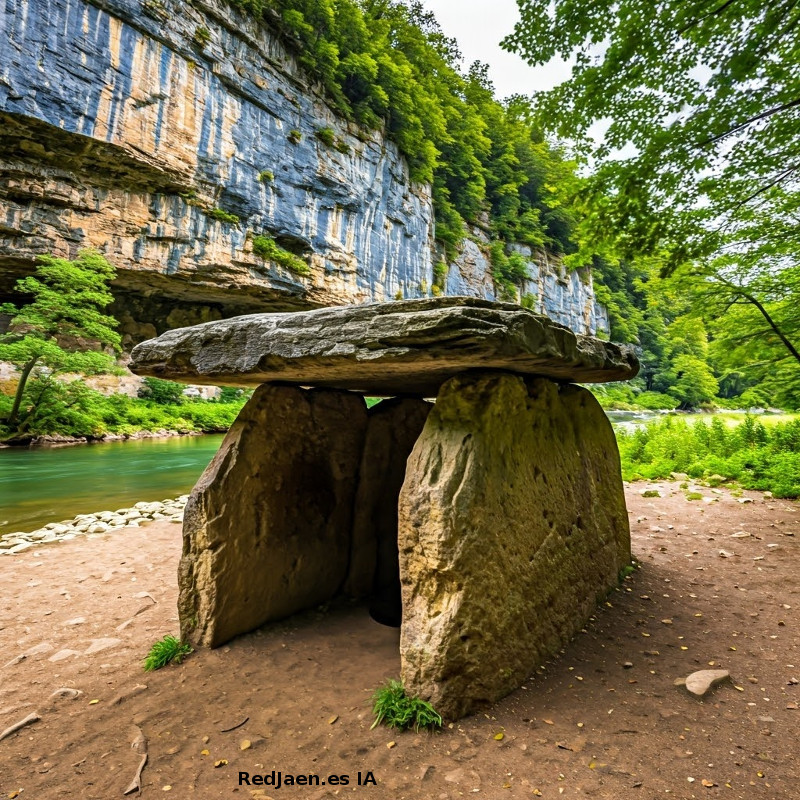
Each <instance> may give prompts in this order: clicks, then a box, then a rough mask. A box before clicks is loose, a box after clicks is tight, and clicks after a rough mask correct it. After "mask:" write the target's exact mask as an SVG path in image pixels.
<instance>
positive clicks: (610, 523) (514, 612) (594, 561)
mask: <svg viewBox="0 0 800 800" xmlns="http://www.w3.org/2000/svg"><path fill="white" fill-rule="evenodd" d="M398 525H399V542H400V577H401V580H402V585H403V613H404V617H403V625H402V629H401V631H402V632H401V643H400V648H401V656H402V678H403V683H404V684H405V686H406V689H407V690H408V691H409V692H410V693H412V694H415V695H419V696H421V697H423V698H425V699H427V700H430V701H431V702H432V703H433V705H434V707H435V708H436V709H437V710H439V711H440V713H442V714H443V715H444V716H445V717H448V718H451V719H455V718H458V717H460V716H463V715H464V714H467V713H470V712H471V711H473V710H475V709H476V708H477V707H478V706H479V705H480V704H482V703H484V702H493V701H496V700H497V699H499V698H500V697H502V696H503V695H505V694H507V693H508V692H510V691H511V690H513V689H514V688H516V687H518V686H519V685H520V684H521V683H522V682H523V681H524V680H525V679H526V678H527V677H528V676H529V675H530V673H531V672H532V670H533V669H534V668H535V667H536V666H537V665H538V664H540V663H541V662H542V661H543V660H545V659H546V658H547V657H548V656H550V655H552V654H553V653H554V652H556V651H557V650H558V649H559V648H561V647H562V646H563V645H564V644H565V643H566V642H567V641H568V640H569V638H570V637H571V636H572V635H573V634H574V633H575V632H576V631H577V630H578V629H579V628H580V627H581V626H582V625H583V624H584V623H585V621H586V619H587V618H588V617H589V616H590V614H591V613H592V610H593V609H594V607H595V604H596V602H597V600H598V598H602V597H603V596H604V595H605V593H606V592H607V591H608V590H609V589H610V588H611V587H612V586H615V585H616V583H617V579H618V573H619V570H620V569H621V568H622V567H623V566H624V565H626V564H629V563H630V531H629V527H628V519H627V513H626V510H625V500H624V496H623V489H622V480H621V477H620V465H619V455H618V451H617V447H616V442H615V439H614V434H613V432H612V429H611V426H610V424H609V422H608V420H607V418H606V417H605V415H604V414H603V411H602V409H601V408H600V406H599V405H598V403H597V401H596V400H595V399H594V397H593V396H592V395H591V394H590V393H589V392H588V391H587V390H585V389H583V388H581V387H579V386H572V385H570V386H560V387H559V386H558V385H556V384H555V383H553V382H551V381H549V380H545V379H528V380H525V379H523V378H522V377H520V376H517V375H508V374H486V375H478V376H459V377H456V378H453V379H452V380H450V381H448V382H447V383H446V384H445V385H444V386H443V387H442V390H441V392H440V393H439V395H438V397H437V401H436V405H435V406H434V409H433V411H432V412H431V414H430V415H429V417H428V420H427V422H426V424H425V428H424V430H423V432H422V435H421V436H420V438H419V440H418V441H417V443H416V445H415V446H414V450H413V452H412V453H411V456H410V457H409V459H408V466H407V471H406V478H405V482H404V484H403V488H402V491H401V493H400V502H399V522H398Z"/></svg>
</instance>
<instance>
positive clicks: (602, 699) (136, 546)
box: [0, 482, 800, 800]
mask: <svg viewBox="0 0 800 800" xmlns="http://www.w3.org/2000/svg"><path fill="white" fill-rule="evenodd" d="M645 488H647V486H646V485H645V484H632V485H631V486H629V487H628V488H627V497H628V507H629V510H630V519H631V527H632V532H633V541H634V554H635V556H636V558H637V559H638V560H639V561H640V563H641V568H640V569H639V570H637V571H636V572H635V574H634V575H632V576H631V577H630V578H629V579H628V580H627V581H625V583H624V585H623V587H622V589H621V590H620V591H618V592H614V593H613V594H612V595H611V596H610V597H609V601H608V603H607V604H606V605H604V606H602V607H600V608H599V609H598V611H597V613H596V615H595V617H594V618H593V620H592V621H591V622H590V623H589V624H588V625H587V627H586V630H585V631H584V632H583V633H581V634H580V635H578V636H577V637H576V638H575V640H574V641H573V642H571V643H570V645H569V646H568V647H567V648H566V649H565V651H564V653H563V654H561V655H560V656H559V657H558V658H557V659H555V660H553V661H552V662H551V663H549V664H547V665H546V667H545V668H543V669H540V670H538V671H537V672H536V673H535V676H533V677H532V678H531V679H530V680H529V681H528V682H527V683H526V685H525V687H524V688H522V689H520V690H518V691H517V692H515V693H514V694H512V695H511V696H509V697H508V698H506V699H505V700H503V701H502V702H500V703H499V704H497V705H496V706H494V707H492V708H491V709H489V710H487V712H486V713H485V714H479V715H476V716H473V717H469V718H467V719H465V720H461V721H460V722H458V723H456V724H455V725H453V726H451V727H448V728H446V729H445V730H444V731H443V732H442V733H440V734H436V735H430V734H415V733H396V732H393V731H389V730H387V729H386V728H383V727H379V728H376V729H375V730H370V725H371V723H372V716H371V713H370V702H369V699H370V695H371V692H372V691H373V690H374V689H375V687H376V686H378V684H380V683H381V682H383V681H384V680H385V679H386V678H389V677H396V676H397V675H398V673H399V656H398V652H397V643H398V633H397V631H394V630H391V629H388V628H383V627H381V626H379V625H377V624H376V623H374V622H372V621H371V620H370V619H369V617H368V616H367V613H366V611H365V609H364V608H363V607H361V606H358V605H343V606H338V607H334V608H331V609H327V610H317V611H314V612H309V613H307V614H305V615H301V616H298V617H295V618H292V619H290V620H287V621H286V622H284V623H282V624H278V625H273V626H269V627H267V628H265V629H263V630H261V631H257V632H255V633H253V634H250V635H248V636H243V637H240V638H239V639H236V640H235V641H233V642H232V643H231V644H230V645H229V646H227V647H223V648H220V649H218V650H215V651H210V652H209V651H206V652H197V653H194V654H192V655H191V656H190V657H189V658H188V659H187V660H186V661H185V662H184V664H183V665H181V666H171V667H167V668H165V669H163V670H161V671H159V672H155V673H145V672H143V671H142V667H141V662H142V659H143V657H144V655H145V654H146V652H147V650H148V649H149V647H150V645H151V644H152V643H153V641H155V640H156V639H158V638H160V637H162V636H163V635H164V634H166V633H177V618H176V610H175V603H176V578H175V574H176V568H177V561H178V557H179V552H180V528H179V526H178V525H175V524H170V523H157V524H153V525H151V526H150V527H147V528H139V529H136V528H132V529H126V530H124V531H119V532H116V533H114V534H112V535H109V536H107V537H105V538H103V539H96V540H86V539H76V540H73V541H70V542H66V543H62V544H56V545H50V546H44V547H40V548H33V549H31V550H28V551H26V552H24V553H20V554H18V555H16V556H6V557H3V558H2V559H1V560H0V575H2V600H0V653H1V654H2V655H0V731H2V730H4V729H5V728H7V727H8V726H10V725H12V724H13V723H16V722H18V721H19V720H21V719H22V718H24V717H26V716H27V715H29V714H30V713H32V712H36V713H37V714H38V715H39V716H40V717H41V719H40V720H39V721H37V722H34V723H33V724H30V725H28V726H26V727H24V728H23V729H21V730H20V731H18V732H16V733H13V734H12V735H10V736H8V737H7V738H5V739H3V740H2V741H0V797H3V798H6V797H8V798H13V797H20V798H22V799H23V800H25V798H38V799H39V800H50V798H64V797H73V798H85V800H89V799H90V798H100V799H101V800H110V798H122V797H123V791H124V790H125V788H126V787H127V786H128V784H129V783H130V781H131V779H132V778H133V775H134V772H135V771H136V767H137V765H138V764H139V761H140V755H139V754H138V753H137V751H136V750H133V749H131V743H132V742H133V740H134V738H135V737H136V735H137V732H138V731H137V729H138V730H139V731H141V733H142V734H143V735H144V737H145V739H146V740H147V750H148V762H147V764H146V766H145V768H144V771H143V773H142V791H141V796H142V797H145V798H147V797H151V798H154V797H165V796H166V797H175V798H200V800H205V799H206V798H209V799H210V798H218V797H232V798H236V797H239V798H250V797H261V798H265V797H272V798H274V800H278V798H297V800H323V799H325V800H327V799H328V798H335V797H351V796H352V797H353V798H354V800H359V798H361V799H362V800H368V798H381V799H383V798H387V799H391V800H403V798H408V800H412V799H413V800H416V799H417V798H419V799H420V800H422V798H425V799H426V800H427V799H428V798H433V799H434V800H436V799H441V800H450V799H451V798H459V797H467V796H473V795H477V796H483V797H488V798H492V800H494V799H495V798H499V799H500V800H503V798H530V797H538V796H541V797H545V798H558V797H583V796H588V797H595V798H609V800H611V798H613V799H614V800H627V798H642V800H651V799H652V798H661V797H671V798H681V799H683V798H686V800H689V799H690V798H713V797H722V798H742V799H744V798H746V799H747V800H759V799H762V798H763V800H777V799H778V798H791V799H792V800H795V799H796V798H798V797H800V743H799V742H800V710H798V703H799V702H800V685H798V683H797V681H798V680H800V637H798V625H799V624H800V614H799V613H798V611H800V514H799V513H798V512H800V504H798V503H795V502H789V501H783V500H773V499H765V498H763V497H762V495H761V494H760V493H755V492H748V493H745V496H746V497H748V498H750V499H752V500H753V502H751V503H747V504H742V503H740V502H739V500H738V499H737V498H734V497H732V496H731V495H730V494H729V493H728V492H722V493H720V494H716V493H712V492H711V490H708V489H704V490H701V491H703V492H704V494H705V495H706V498H707V499H706V500H703V501H688V500H686V498H685V496H684V492H682V491H681V490H680V489H679V488H678V484H677V483H670V482H665V483H663V484H661V493H662V495H663V496H662V497H659V498H644V497H642V495H641V492H642V491H643V490H644V489H645ZM745 534H749V535H745ZM264 578H265V580H266V579H269V576H268V575H265V576H264ZM702 668H722V669H727V670H729V671H730V672H731V675H732V678H733V681H732V682H731V683H729V684H723V685H721V686H720V687H718V688H717V689H716V690H715V691H714V692H713V694H711V695H709V696H708V697H706V698H705V699H704V700H697V699H695V698H693V697H691V696H689V695H688V694H687V693H686V692H685V690H683V689H680V688H677V687H676V686H674V685H673V682H674V680H675V679H676V678H679V677H685V676H686V675H688V674H689V673H691V672H693V671H695V670H699V669H702ZM144 686H146V688H142V687H144ZM61 688H72V689H76V690H79V691H80V692H81V694H79V695H78V696H77V697H74V698H70V697H67V696H62V697H57V698H51V695H52V694H53V693H54V692H55V691H56V690H57V689H61ZM234 726H236V727H235V728H234V729H233V730H227V731H225V729H229V728H233V727H234ZM499 734H503V736H502V738H499ZM273 770H275V771H276V773H277V772H281V773H282V775H283V778H284V781H285V776H286V775H287V774H291V775H298V774H300V775H308V774H313V775H316V776H319V779H320V780H321V781H322V780H325V781H326V784H325V785H324V786H323V785H320V786H308V785H286V784H285V783H284V785H282V786H280V788H275V787H273V786H257V785H253V784H252V783H251V785H249V786H248V785H246V784H245V785H239V773H240V772H247V773H249V774H250V775H251V776H252V775H254V774H260V775H264V774H271V773H272V771H273ZM359 772H361V774H362V780H363V779H364V778H365V777H366V775H367V772H371V773H372V774H373V775H374V778H375V780H376V782H377V785H372V784H368V785H361V786H359V785H358V783H357V781H358V777H357V776H358V773H359ZM330 775H336V776H342V775H345V776H348V777H349V783H348V784H347V785H342V783H341V782H339V783H338V784H337V783H334V782H332V781H330V779H329V776H330ZM133 796H135V795H133Z"/></svg>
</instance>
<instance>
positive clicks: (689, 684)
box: [675, 669, 731, 697]
mask: <svg viewBox="0 0 800 800" xmlns="http://www.w3.org/2000/svg"><path fill="white" fill-rule="evenodd" d="M730 676H731V674H730V672H728V670H726V669H701V670H699V671H697V672H693V673H692V674H691V675H689V676H687V677H686V678H678V679H677V680H676V681H675V685H676V686H685V687H686V691H687V692H690V693H691V694H693V695H695V697H703V696H705V695H706V694H708V692H709V691H710V690H711V688H712V687H714V686H716V685H717V684H718V683H720V682H721V681H724V680H726V679H727V678H730Z"/></svg>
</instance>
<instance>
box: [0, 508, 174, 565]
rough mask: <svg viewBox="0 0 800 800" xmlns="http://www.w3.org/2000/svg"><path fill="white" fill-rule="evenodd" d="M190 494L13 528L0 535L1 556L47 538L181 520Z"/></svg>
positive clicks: (54, 539)
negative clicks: (32, 528) (27, 529)
mask: <svg viewBox="0 0 800 800" xmlns="http://www.w3.org/2000/svg"><path fill="white" fill-rule="evenodd" d="M188 499H189V495H187V494H183V495H181V496H180V497H177V498H175V499H167V500H162V501H161V502H150V503H146V502H139V503H136V504H135V505H134V506H133V507H132V508H120V509H118V510H117V511H98V512H97V513H95V514H76V515H75V517H73V518H72V519H71V520H64V521H62V522H48V523H47V524H46V525H43V526H42V527H41V528H39V529H37V530H35V531H30V532H27V533H25V532H22V531H15V532H14V533H8V534H6V535H5V536H0V556H3V555H16V554H17V553H23V552H25V551H26V550H28V549H30V548H31V547H33V546H34V545H37V546H38V545H42V544H49V543H50V542H68V541H69V540H70V539H75V538H77V537H78V536H86V537H89V538H96V537H97V536H99V535H101V534H106V533H109V532H111V531H114V530H119V529H121V528H138V527H140V526H141V525H143V524H147V523H148V522H151V521H152V520H169V521H171V522H182V521H183V509H184V506H185V505H186V501H187V500H188Z"/></svg>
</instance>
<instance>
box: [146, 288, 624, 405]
mask: <svg viewBox="0 0 800 800" xmlns="http://www.w3.org/2000/svg"><path fill="white" fill-rule="evenodd" d="M130 367H131V369H132V370H133V371H134V372H135V373H137V374H139V375H145V376H151V377H157V378H164V379H168V380H175V381H183V382H187V383H210V384H217V385H236V386H247V385H259V384H262V383H278V382H279V383H285V384H290V385H296V386H314V387H320V388H329V389H345V390H350V391H355V392H361V393H363V394H370V395H376V396H394V395H418V396H426V397H430V396H434V395H436V393H437V391H438V390H439V387H440V386H441V385H442V384H443V383H444V382H445V381H446V380H448V379H449V378H452V377H453V376H455V375H457V374H461V373H464V372H468V371H471V370H503V371H507V372H515V373H518V374H522V375H531V376H542V377H547V378H550V379H553V380H556V381H563V382H579V383H605V382H609V381H621V380H628V379H630V378H633V377H635V375H636V374H637V372H638V370H639V362H638V360H637V359H636V356H635V354H634V352H633V349H632V348H631V347H628V346H625V345H619V344H614V343H612V342H605V341H602V340H600V339H597V338H594V337H591V336H585V335H581V334H576V333H574V332H573V331H571V330H570V329H569V328H567V327H565V326H563V325H560V324H559V323H556V322H553V321H552V320H551V319H549V318H548V317H546V316H543V315H541V314H536V313H534V312H532V311H529V310H528V309H525V308H522V307H520V306H518V305H514V304H510V303H497V302H492V301H486V300H479V299H476V298H468V297H442V298H431V299H421V300H405V301H395V302H386V303H369V304H363V305H350V306H336V307H328V308H321V309H315V310H312V311H299V312H293V313H277V314H275V313H272V314H250V315H246V316H241V317H234V318H231V319H227V320H218V321H213V322H208V323H204V324H201V325H195V326H192V327H189V328H178V329H175V330H171V331H168V332H166V333H164V334H162V335H161V336H159V337H158V338H156V339H151V340H149V341H146V342H142V343H141V344H139V345H137V346H136V347H135V348H134V350H133V352H132V355H131V364H130Z"/></svg>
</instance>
